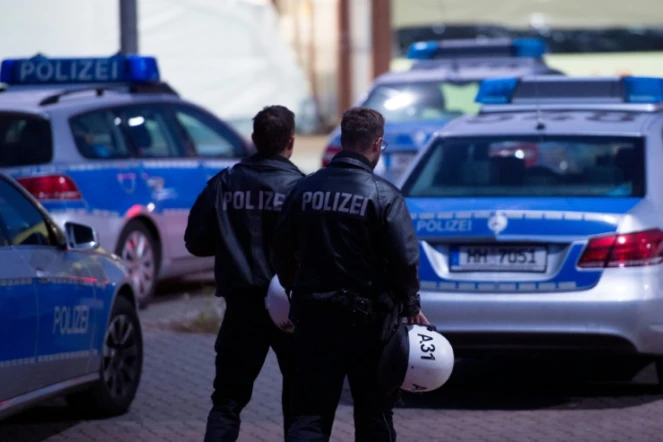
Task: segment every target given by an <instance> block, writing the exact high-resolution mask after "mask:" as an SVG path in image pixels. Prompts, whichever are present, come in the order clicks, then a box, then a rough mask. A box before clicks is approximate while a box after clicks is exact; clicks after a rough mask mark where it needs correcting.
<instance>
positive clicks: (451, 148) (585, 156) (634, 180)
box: [403, 136, 645, 197]
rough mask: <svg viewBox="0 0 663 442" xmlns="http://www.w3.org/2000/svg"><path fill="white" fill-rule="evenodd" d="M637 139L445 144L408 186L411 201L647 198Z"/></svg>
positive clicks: (464, 140)
mask: <svg viewBox="0 0 663 442" xmlns="http://www.w3.org/2000/svg"><path fill="white" fill-rule="evenodd" d="M644 182H645V181H644V141H643V139H642V138H636V137H594V136H591V137H585V136H583V137H568V136H564V137H553V136H551V137H505V138H503V137H500V138H496V137H480V138H449V139H446V140H440V141H439V142H438V143H437V144H436V145H434V146H432V148H431V149H430V150H429V151H428V152H427V153H426V154H425V155H424V156H423V157H422V158H421V160H420V161H419V163H418V165H417V166H416V167H415V168H414V170H413V171H412V173H411V174H410V176H409V177H408V178H407V179H406V181H405V184H404V185H403V194H404V195H405V196H409V197H569V196H578V197H582V196H586V197H642V196H644V192H645V189H644Z"/></svg>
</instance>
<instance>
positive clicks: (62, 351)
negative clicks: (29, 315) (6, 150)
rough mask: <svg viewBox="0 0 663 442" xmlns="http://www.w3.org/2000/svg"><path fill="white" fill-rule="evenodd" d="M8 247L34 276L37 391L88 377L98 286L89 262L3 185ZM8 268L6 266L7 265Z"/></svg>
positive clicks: (19, 194) (18, 193) (20, 196)
mask: <svg viewBox="0 0 663 442" xmlns="http://www.w3.org/2000/svg"><path fill="white" fill-rule="evenodd" d="M0 183H1V185H2V186H4V187H3V188H2V192H1V194H2V198H3V199H4V200H5V202H6V207H5V213H4V214H3V218H4V222H5V224H6V230H7V234H8V236H9V242H10V243H11V245H12V247H13V249H14V250H15V251H16V255H17V258H15V259H16V260H19V259H20V260H21V261H22V262H23V263H24V264H25V265H26V266H27V270H28V272H30V273H32V274H33V275H34V278H35V279H34V281H35V286H34V289H35V290H36V295H37V298H36V304H37V316H38V319H37V330H36V342H35V343H34V344H33V345H35V346H36V347H35V348H36V364H35V365H34V370H33V374H32V376H33V377H34V382H33V388H42V387H46V386H49V385H53V384H56V383H58V382H62V381H65V380H68V379H72V378H75V377H78V376H82V375H84V374H86V373H87V372H88V370H89V361H90V357H91V351H92V338H93V331H94V321H93V317H94V311H93V309H95V308H98V307H99V306H98V305H97V303H96V300H95V281H94V279H93V278H92V276H91V274H90V272H89V271H88V269H87V267H86V265H85V257H84V256H80V255H78V254H75V253H71V252H68V251H67V250H65V248H64V247H62V246H61V245H60V244H58V241H57V238H56V236H55V230H54V229H55V227H54V226H53V224H52V223H51V221H49V220H47V219H46V218H45V216H44V214H43V213H42V212H41V211H40V210H39V209H38V207H37V206H36V205H35V204H34V203H33V202H32V201H31V200H30V199H28V198H27V197H26V196H25V195H24V194H23V193H22V192H21V191H19V190H18V189H17V188H16V187H14V186H12V185H10V184H9V183H7V182H5V181H2V182H0ZM3 263H4V261H3Z"/></svg>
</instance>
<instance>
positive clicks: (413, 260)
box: [383, 193, 420, 317]
mask: <svg viewBox="0 0 663 442" xmlns="http://www.w3.org/2000/svg"><path fill="white" fill-rule="evenodd" d="M384 223H385V226H386V229H385V231H386V238H385V239H384V241H383V244H385V245H386V251H387V259H388V271H389V275H390V276H391V287H392V289H393V291H394V294H395V295H396V298H397V299H398V300H400V301H401V302H402V303H403V311H402V313H401V314H402V316H406V317H409V316H414V315H416V314H418V313H419V310H420V302H419V294H418V292H419V242H418V241H417V235H416V233H415V231H414V227H413V225H412V217H411V215H410V211H409V210H408V208H407V205H406V204H405V200H404V199H403V196H402V195H401V194H400V193H396V195H395V196H394V197H393V198H392V200H391V201H390V202H389V203H388V204H387V205H386V207H385V212H384Z"/></svg>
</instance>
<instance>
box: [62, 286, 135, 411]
mask: <svg viewBox="0 0 663 442" xmlns="http://www.w3.org/2000/svg"><path fill="white" fill-rule="evenodd" d="M128 330H131V331H130V332H127V331H128ZM123 336H124V337H125V339H124V340H123V339H122V337H123ZM142 369H143V333H142V329H141V326H140V320H139V319H138V313H137V312H136V309H135V308H134V306H133V305H132V304H131V302H130V301H129V300H128V299H126V298H124V297H118V298H117V299H116V300H115V305H113V310H112V312H111V317H110V320H109V322H108V328H107V329H106V331H105V333H104V343H103V347H102V354H101V364H100V367H99V380H98V381H97V382H96V383H95V384H93V385H92V387H90V388H89V389H88V390H85V391H82V392H79V393H75V394H72V395H70V396H68V397H67V401H68V402H69V405H70V406H71V407H72V408H74V409H75V410H77V411H78V412H79V413H80V414H82V415H84V416H87V417H95V418H102V417H113V416H118V415H121V414H124V413H126V412H127V411H128V410H129V407H130V406H131V403H132V402H133V400H134V397H135V396H136V391H137V390H138V385H139V384H140V377H141V372H142ZM120 379H121V380H122V381H121V382H119V380H120Z"/></svg>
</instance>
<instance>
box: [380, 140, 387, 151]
mask: <svg viewBox="0 0 663 442" xmlns="http://www.w3.org/2000/svg"><path fill="white" fill-rule="evenodd" d="M387 146H388V144H387V142H386V141H384V140H382V144H381V145H380V152H384V150H385V149H386V148H387Z"/></svg>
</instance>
